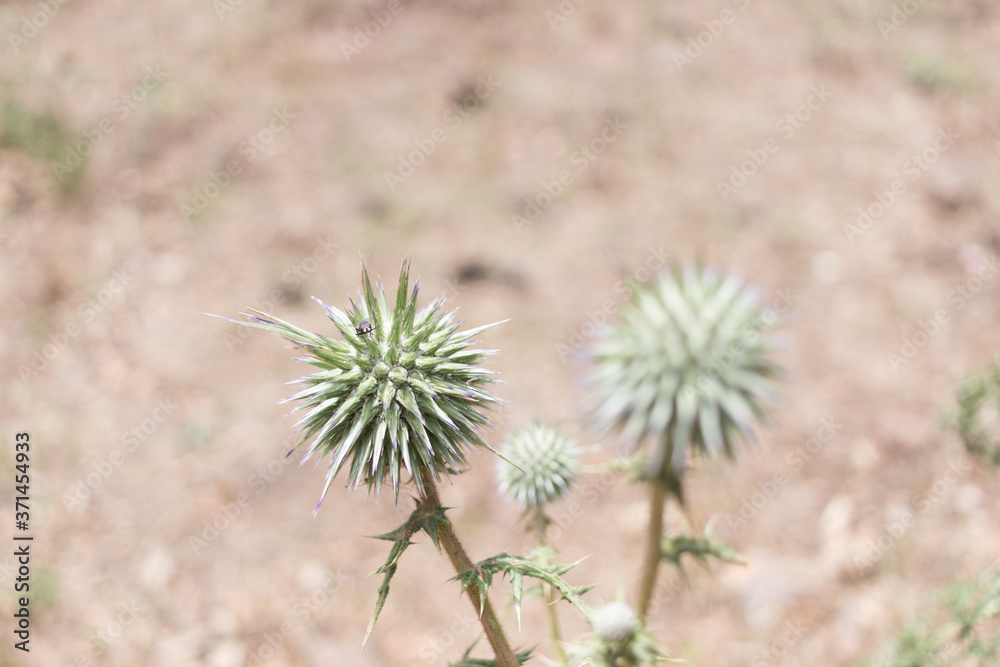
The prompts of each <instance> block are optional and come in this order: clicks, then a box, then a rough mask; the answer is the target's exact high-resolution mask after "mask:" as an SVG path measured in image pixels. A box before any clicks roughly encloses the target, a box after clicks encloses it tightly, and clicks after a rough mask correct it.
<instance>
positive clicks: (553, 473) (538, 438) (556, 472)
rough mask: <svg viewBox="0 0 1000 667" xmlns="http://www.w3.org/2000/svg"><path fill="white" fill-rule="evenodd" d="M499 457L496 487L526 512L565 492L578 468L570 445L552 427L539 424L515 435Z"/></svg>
mask: <svg viewBox="0 0 1000 667" xmlns="http://www.w3.org/2000/svg"><path fill="white" fill-rule="evenodd" d="M500 454H501V456H502V458H501V460H500V461H498V462H497V485H498V486H499V487H500V491H501V492H502V493H503V494H504V495H506V496H507V497H508V498H510V499H511V500H513V501H514V502H515V503H517V504H519V505H521V506H522V507H524V508H525V509H536V508H539V507H541V506H543V505H545V504H547V503H550V502H552V501H553V500H556V499H557V498H559V497H560V496H562V495H563V494H564V493H566V491H567V490H568V489H569V486H570V484H571V483H572V482H573V480H574V479H575V478H576V471H577V468H578V467H579V465H580V458H579V456H578V454H577V449H576V447H575V446H574V445H573V443H572V442H570V440H569V439H567V438H566V437H564V436H563V435H562V434H561V433H559V431H557V430H556V429H554V428H552V427H551V426H545V425H544V424H538V423H532V424H529V425H527V426H525V427H523V428H521V429H519V430H518V431H517V432H516V433H514V435H513V436H511V438H510V439H509V440H508V441H507V442H506V443H505V444H504V446H503V448H502V449H501V451H500ZM504 459H506V460H504Z"/></svg>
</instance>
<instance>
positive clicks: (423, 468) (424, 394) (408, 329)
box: [231, 261, 500, 509]
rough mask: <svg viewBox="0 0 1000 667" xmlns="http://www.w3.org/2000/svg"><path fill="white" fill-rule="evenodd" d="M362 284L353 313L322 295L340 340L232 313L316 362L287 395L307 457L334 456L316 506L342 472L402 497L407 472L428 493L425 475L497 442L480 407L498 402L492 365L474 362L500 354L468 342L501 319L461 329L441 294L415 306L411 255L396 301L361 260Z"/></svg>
mask: <svg viewBox="0 0 1000 667" xmlns="http://www.w3.org/2000/svg"><path fill="white" fill-rule="evenodd" d="M361 282H362V287H361V291H360V295H359V296H360V298H359V299H358V303H357V304H355V303H354V302H353V300H352V301H351V308H350V309H349V311H348V312H344V311H341V310H339V309H337V308H335V307H333V306H328V305H326V304H324V303H322V302H321V301H319V300H318V299H317V300H316V301H317V302H318V303H319V304H320V305H322V306H323V307H324V308H325V309H326V311H327V315H328V316H329V318H330V320H331V321H332V322H333V324H334V325H335V326H336V328H337V330H338V331H339V333H340V337H339V339H338V338H334V337H329V336H324V335H320V334H315V333H311V332H308V331H305V330H303V329H300V328H298V327H296V326H295V325H292V324H289V323H288V322H285V321H283V320H280V319H278V318H276V317H272V316H271V315H267V314H265V313H261V312H259V311H253V312H254V314H253V315H246V317H247V318H248V321H246V322H243V321H235V320H231V321H234V322H236V323H237V324H241V325H244V326H250V327H255V328H258V329H263V330H265V331H270V332H272V333H276V334H278V335H280V336H283V337H284V338H286V339H288V340H289V341H291V342H292V343H293V344H295V345H296V346H297V347H299V348H300V349H301V350H303V351H304V352H305V355H304V356H302V357H300V358H299V361H302V362H304V363H307V364H310V365H312V366H315V367H316V368H317V369H318V370H317V371H316V372H314V373H312V374H311V375H306V376H305V377H303V378H301V379H299V380H297V383H298V384H300V385H302V386H303V387H304V388H303V389H302V390H301V391H299V392H298V393H296V394H294V395H293V396H290V397H288V398H287V399H285V401H286V402H287V401H298V405H297V406H296V407H295V410H297V411H298V412H301V413H303V415H302V417H301V419H300V420H299V422H298V424H297V427H298V431H299V432H300V433H301V434H302V437H301V439H300V441H299V443H298V444H297V445H296V448H297V447H299V446H301V445H302V444H303V443H305V442H307V441H310V440H311V441H312V442H311V444H310V445H309V448H308V451H307V452H306V454H305V457H304V458H303V463H304V462H306V461H308V460H310V459H311V458H313V457H316V458H322V457H324V456H328V455H329V456H330V459H331V461H330V466H329V469H328V470H327V474H326V484H325V486H324V488H323V493H322V495H321V496H320V503H322V502H323V498H324V497H325V496H326V493H327V491H328V490H329V488H330V485H331V484H332V483H333V480H334V478H335V477H336V476H337V474H338V473H339V472H340V471H341V470H346V471H347V475H348V487H349V488H351V489H356V488H357V487H358V486H360V485H361V484H365V485H366V486H367V487H368V490H369V492H371V491H372V490H375V491H376V492H377V491H378V490H379V489H380V488H381V487H382V485H383V484H384V483H385V482H386V481H387V480H388V481H389V482H390V483H391V484H392V490H393V496H394V498H395V499H396V500H397V501H398V499H399V487H400V483H401V481H405V480H402V476H403V473H404V472H406V473H407V474H409V475H410V477H411V478H412V480H413V482H414V484H415V485H416V487H417V491H418V492H419V493H420V494H421V495H422V494H423V489H424V486H423V485H424V480H425V479H430V477H428V476H433V478H435V479H440V476H441V475H442V474H453V473H456V472H458V471H460V470H462V469H464V468H465V467H466V466H467V459H466V450H467V449H468V448H470V447H471V446H477V447H485V448H488V449H492V448H491V447H490V445H489V444H488V443H487V442H486V441H485V440H484V439H483V437H482V436H481V435H480V429H482V428H483V427H485V426H492V424H491V423H490V421H489V420H488V419H487V417H486V415H485V414H484V413H485V410H486V409H488V408H491V407H492V406H493V405H495V404H497V403H499V402H500V399H498V398H497V397H496V396H495V395H493V394H492V393H490V392H489V391H487V389H486V388H485V385H487V384H489V383H492V382H496V380H495V379H494V378H493V371H491V370H487V369H485V368H481V367H479V366H478V365H477V364H478V363H479V362H480V361H481V360H482V358H483V357H486V356H489V355H492V354H495V353H496V351H495V350H474V349H470V347H471V346H472V345H473V344H474V343H475V341H474V340H473V337H474V336H476V335H477V334H479V333H481V332H483V331H485V330H486V329H489V328H490V327H493V326H495V325H496V324H500V322H496V323H494V324H488V325H486V326H482V327H478V328H475V329H467V330H465V331H459V328H460V326H461V324H462V322H461V321H456V319H455V312H454V311H452V312H450V313H441V312H440V309H441V305H442V303H443V299H437V300H435V301H433V302H431V303H430V304H429V305H427V306H424V307H423V308H421V309H418V307H417V293H418V288H417V286H416V285H414V287H413V290H412V291H409V267H408V266H407V263H406V262H405V261H404V262H403V267H402V269H401V271H400V274H399V285H398V287H397V290H396V297H395V301H393V302H390V301H388V300H387V299H386V295H385V290H384V289H383V287H382V284H381V282H378V283H376V284H375V285H373V284H372V281H371V279H370V278H369V276H368V271H367V269H365V267H364V264H362V266H361ZM318 508H319V505H317V509H318Z"/></svg>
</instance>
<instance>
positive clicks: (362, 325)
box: [354, 320, 375, 336]
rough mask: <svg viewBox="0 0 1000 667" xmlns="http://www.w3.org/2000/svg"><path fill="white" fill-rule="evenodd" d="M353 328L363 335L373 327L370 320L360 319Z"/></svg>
mask: <svg viewBox="0 0 1000 667" xmlns="http://www.w3.org/2000/svg"><path fill="white" fill-rule="evenodd" d="M354 330H355V331H357V332H358V335H359V336H364V335H365V334H370V333H371V332H372V331H374V330H375V327H373V326H372V322H371V320H361V321H360V322H358V323H357V324H355V325H354Z"/></svg>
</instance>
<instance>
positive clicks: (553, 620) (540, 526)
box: [535, 506, 567, 665]
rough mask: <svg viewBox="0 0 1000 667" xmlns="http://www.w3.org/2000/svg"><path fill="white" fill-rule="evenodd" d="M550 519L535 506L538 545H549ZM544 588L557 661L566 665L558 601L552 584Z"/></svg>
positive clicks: (543, 583)
mask: <svg viewBox="0 0 1000 667" xmlns="http://www.w3.org/2000/svg"><path fill="white" fill-rule="evenodd" d="M548 523H549V520H548V518H547V517H546V516H545V513H544V512H542V508H541V507H537V506H536V507H535V529H536V530H537V531H538V545H539V546H543V547H544V546H548V543H549V540H548V537H547V536H546V534H545V529H546V527H547V526H548ZM542 589H543V591H544V593H545V608H546V609H547V610H548V613H549V628H550V629H551V631H552V646H553V648H554V650H555V653H556V661H557V662H558V663H559V664H560V665H566V664H567V662H566V652H565V651H564V650H563V647H562V639H561V638H560V636H559V619H558V618H557V617H556V604H555V603H556V601H555V595H554V594H553V592H552V586H550V585H549V584H547V583H545V582H542Z"/></svg>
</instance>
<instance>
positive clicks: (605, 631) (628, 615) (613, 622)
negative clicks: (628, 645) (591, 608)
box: [593, 601, 639, 642]
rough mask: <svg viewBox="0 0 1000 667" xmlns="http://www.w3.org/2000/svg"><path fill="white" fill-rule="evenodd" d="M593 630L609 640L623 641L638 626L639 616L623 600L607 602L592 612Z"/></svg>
mask: <svg viewBox="0 0 1000 667" xmlns="http://www.w3.org/2000/svg"><path fill="white" fill-rule="evenodd" d="M593 622H594V632H596V633H597V634H598V635H600V636H601V638H602V639H606V640H608V641H611V642H623V641H626V640H628V638H629V637H631V636H632V634H633V633H634V632H635V631H636V629H638V627H639V617H638V616H636V615H635V611H633V610H632V607H630V606H628V605H627V604H626V603H624V602H617V601H616V602H609V603H607V604H606V605H604V606H603V607H601V608H600V609H598V610H597V611H596V612H594V618H593Z"/></svg>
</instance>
